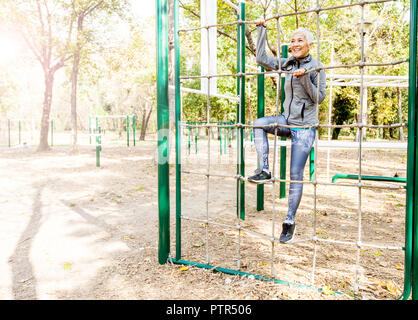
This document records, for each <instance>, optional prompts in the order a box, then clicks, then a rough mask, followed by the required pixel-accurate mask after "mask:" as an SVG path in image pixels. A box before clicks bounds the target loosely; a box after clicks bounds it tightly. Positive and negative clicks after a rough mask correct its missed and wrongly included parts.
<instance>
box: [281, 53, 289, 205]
mask: <svg viewBox="0 0 418 320" xmlns="http://www.w3.org/2000/svg"><path fill="white" fill-rule="evenodd" d="M287 51H288V46H287V45H283V46H282V57H283V58H287V57H288V54H287ZM285 81H286V80H285V78H284V77H280V90H281V94H280V95H281V108H280V113H283V111H284V107H283V103H284V100H285V98H286V96H285V93H284V84H285ZM280 140H282V141H285V140H286V138H285V137H282V138H281V139H280ZM280 179H281V180H285V179H286V146H281V147H280ZM283 198H286V182H280V199H283Z"/></svg>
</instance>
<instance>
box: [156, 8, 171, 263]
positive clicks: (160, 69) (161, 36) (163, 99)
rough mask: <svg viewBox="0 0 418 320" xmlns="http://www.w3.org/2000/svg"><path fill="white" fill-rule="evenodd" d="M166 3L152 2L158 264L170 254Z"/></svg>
mask: <svg viewBox="0 0 418 320" xmlns="http://www.w3.org/2000/svg"><path fill="white" fill-rule="evenodd" d="M167 2H168V1H167V0H156V6H157V8H156V18H157V21H156V27H157V28H156V31H157V124H158V222H159V228H158V230H159V234H158V262H159V263H160V264H165V263H166V262H167V258H168V255H169V253H170V183H169V163H168V160H169V155H168V151H169V145H168V143H169V116H170V114H169V108H168V103H169V102H168V19H167V11H168V3H167Z"/></svg>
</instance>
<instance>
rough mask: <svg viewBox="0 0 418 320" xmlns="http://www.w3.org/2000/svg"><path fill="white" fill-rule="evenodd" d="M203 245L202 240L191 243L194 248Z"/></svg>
mask: <svg viewBox="0 0 418 320" xmlns="http://www.w3.org/2000/svg"><path fill="white" fill-rule="evenodd" d="M204 245H205V243H204V242H202V241H200V242H197V243H194V244H193V247H195V248H199V247H201V246H204Z"/></svg>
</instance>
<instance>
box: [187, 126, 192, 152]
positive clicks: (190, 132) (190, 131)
mask: <svg viewBox="0 0 418 320" xmlns="http://www.w3.org/2000/svg"><path fill="white" fill-rule="evenodd" d="M191 134H192V130H191V128H190V127H189V145H188V147H189V154H190V145H191V142H190V141H191Z"/></svg>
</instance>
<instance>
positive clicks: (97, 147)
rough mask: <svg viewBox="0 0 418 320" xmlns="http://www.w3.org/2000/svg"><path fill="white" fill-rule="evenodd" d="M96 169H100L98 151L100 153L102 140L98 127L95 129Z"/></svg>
mask: <svg viewBox="0 0 418 320" xmlns="http://www.w3.org/2000/svg"><path fill="white" fill-rule="evenodd" d="M95 132H96V134H97V135H96V167H100V151H102V139H101V136H100V135H101V132H102V131H101V130H100V127H98V128H96V130H95Z"/></svg>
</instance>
